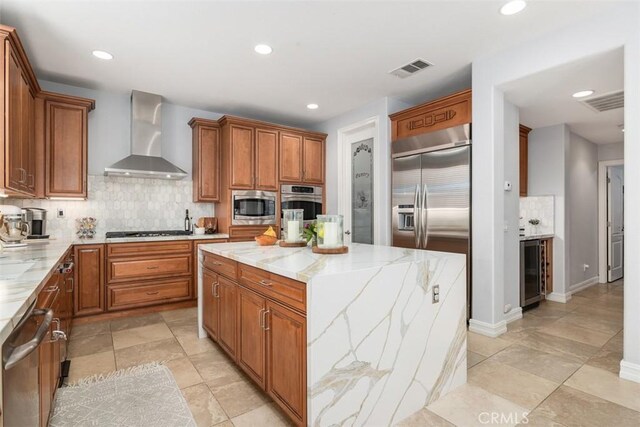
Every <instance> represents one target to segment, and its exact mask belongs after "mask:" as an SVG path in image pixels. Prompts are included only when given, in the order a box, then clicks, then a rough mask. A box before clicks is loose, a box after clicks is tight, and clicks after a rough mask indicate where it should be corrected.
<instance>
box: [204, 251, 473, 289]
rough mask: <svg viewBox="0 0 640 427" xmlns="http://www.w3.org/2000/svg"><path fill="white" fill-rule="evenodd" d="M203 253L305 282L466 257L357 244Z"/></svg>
mask: <svg viewBox="0 0 640 427" xmlns="http://www.w3.org/2000/svg"><path fill="white" fill-rule="evenodd" d="M200 250H202V251H205V252H210V253H213V254H216V255H220V256H222V257H225V258H229V259H233V260H235V261H238V262H241V263H243V264H247V265H250V266H253V267H256V268H260V269H262V270H266V271H269V272H271V273H275V274H279V275H281V276H285V277H288V278H290V279H294V280H298V281H301V282H304V283H307V282H309V280H310V279H311V278H312V277H318V276H325V275H332V274H343V273H350V272H354V271H360V270H369V269H375V268H382V267H384V266H387V265H391V264H403V263H411V262H416V261H425V260H436V259H445V258H450V257H453V258H456V257H464V255H460V254H452V253H445V252H435V251H424V250H416V249H405V248H397V247H393V246H379V245H365V244H359V243H353V244H351V245H350V246H349V252H348V253H346V254H340V255H323V254H315V253H313V252H311V248H310V247H304V248H282V247H280V246H278V245H277V244H276V245H274V246H258V245H257V244H256V243H255V242H237V243H218V244H211V245H201V246H200Z"/></svg>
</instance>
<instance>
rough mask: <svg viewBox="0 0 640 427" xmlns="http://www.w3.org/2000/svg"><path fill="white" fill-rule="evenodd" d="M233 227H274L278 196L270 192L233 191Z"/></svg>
mask: <svg viewBox="0 0 640 427" xmlns="http://www.w3.org/2000/svg"><path fill="white" fill-rule="evenodd" d="M231 197H232V200H233V218H232V220H231V223H232V224H233V225H275V223H276V201H277V198H278V195H277V194H276V193H275V192H272V191H256V190H250V191H233V192H232V193H231Z"/></svg>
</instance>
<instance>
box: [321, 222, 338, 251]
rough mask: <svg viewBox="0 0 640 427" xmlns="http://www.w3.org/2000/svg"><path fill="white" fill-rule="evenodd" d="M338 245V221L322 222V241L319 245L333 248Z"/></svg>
mask: <svg viewBox="0 0 640 427" xmlns="http://www.w3.org/2000/svg"><path fill="white" fill-rule="evenodd" d="M337 246H338V223H336V222H325V223H324V241H323V244H322V245H321V247H325V248H335V247H337Z"/></svg>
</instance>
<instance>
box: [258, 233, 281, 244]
mask: <svg viewBox="0 0 640 427" xmlns="http://www.w3.org/2000/svg"><path fill="white" fill-rule="evenodd" d="M255 239H256V242H258V245H260V246H273V245H275V244H276V242H277V241H278V238H277V237H273V236H266V235H264V234H261V235H260V236H256V237H255Z"/></svg>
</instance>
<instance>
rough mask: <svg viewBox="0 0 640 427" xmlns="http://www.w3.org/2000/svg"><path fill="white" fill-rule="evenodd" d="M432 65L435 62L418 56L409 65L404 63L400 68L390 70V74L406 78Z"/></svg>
mask: <svg viewBox="0 0 640 427" xmlns="http://www.w3.org/2000/svg"><path fill="white" fill-rule="evenodd" d="M432 66H433V64H432V63H430V62H429V61H425V60H424V59H420V58H418V59H416V60H415V61H413V62H410V63H408V64H407V65H403V66H402V67H400V68H396V69H395V70H391V71H389V74H391V75H394V76H396V77H399V78H401V79H404V78H407V77H409V76H411V75H413V74H415V73H417V72H418V71H420V70H424V69H425V68H429V67H432Z"/></svg>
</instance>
